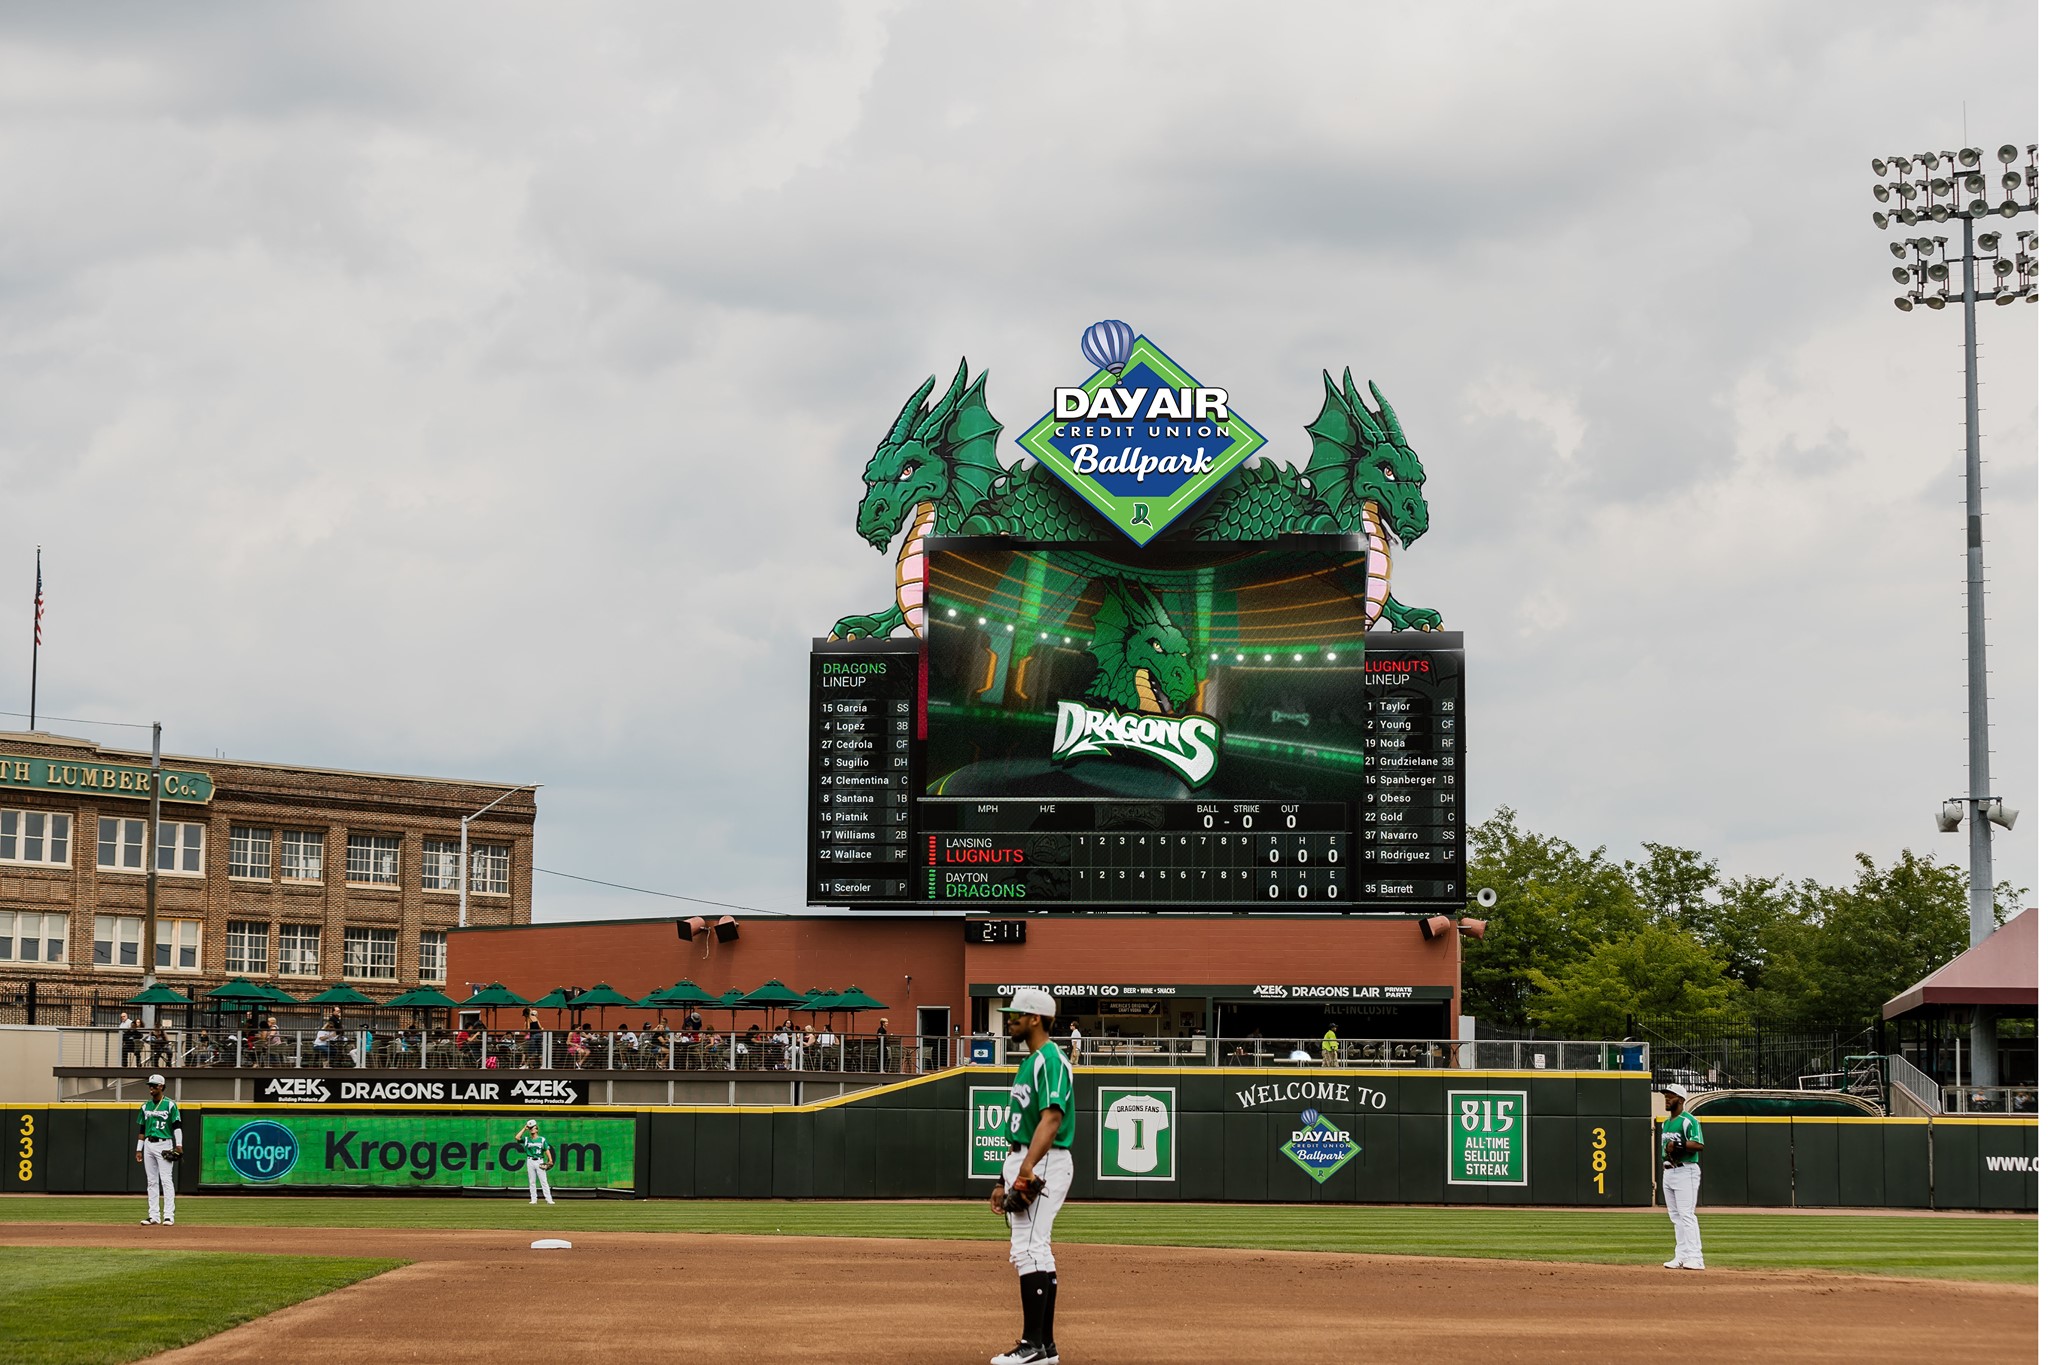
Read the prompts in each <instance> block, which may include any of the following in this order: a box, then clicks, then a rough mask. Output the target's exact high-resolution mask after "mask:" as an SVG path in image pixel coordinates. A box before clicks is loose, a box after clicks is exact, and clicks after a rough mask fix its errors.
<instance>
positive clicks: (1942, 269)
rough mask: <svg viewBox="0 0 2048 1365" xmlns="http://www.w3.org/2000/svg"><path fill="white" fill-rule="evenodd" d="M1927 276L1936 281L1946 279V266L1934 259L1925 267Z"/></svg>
mask: <svg viewBox="0 0 2048 1365" xmlns="http://www.w3.org/2000/svg"><path fill="white" fill-rule="evenodd" d="M1927 278H1928V279H1930V280H1934V281H1936V282H1939V281H1942V280H1945V279H1947V278H1948V267H1947V266H1946V265H1943V264H1942V263H1941V262H1940V261H1936V262H1935V263H1934V264H1933V265H1930V266H1928V267H1927Z"/></svg>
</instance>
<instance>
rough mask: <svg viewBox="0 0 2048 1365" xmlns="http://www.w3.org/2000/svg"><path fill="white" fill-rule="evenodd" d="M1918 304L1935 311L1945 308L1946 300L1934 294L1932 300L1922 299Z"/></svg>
mask: <svg viewBox="0 0 2048 1365" xmlns="http://www.w3.org/2000/svg"><path fill="white" fill-rule="evenodd" d="M1920 302H1922V303H1924V304H1926V305H1927V306H1928V307H1929V308H1935V309H1940V308H1946V307H1947V306H1948V300H1947V299H1944V298H1943V297H1941V295H1939V294H1936V295H1935V296H1934V297H1933V298H1928V299H1922V300H1920Z"/></svg>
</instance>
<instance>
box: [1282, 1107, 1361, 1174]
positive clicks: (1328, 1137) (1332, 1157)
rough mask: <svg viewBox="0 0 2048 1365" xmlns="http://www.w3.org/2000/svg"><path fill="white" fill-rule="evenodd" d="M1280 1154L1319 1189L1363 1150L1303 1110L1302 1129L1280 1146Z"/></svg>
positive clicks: (1346, 1135)
mask: <svg viewBox="0 0 2048 1365" xmlns="http://www.w3.org/2000/svg"><path fill="white" fill-rule="evenodd" d="M1280 1150H1281V1152H1283V1153H1284V1154H1285V1155H1286V1157H1287V1159H1288V1160H1289V1161H1292V1162H1293V1163H1294V1164H1295V1165H1297V1166H1299V1167H1301V1169H1303V1170H1304V1171H1307V1172H1308V1173H1309V1177H1310V1178H1311V1179H1313V1180H1314V1181H1315V1182H1316V1184H1318V1185H1320V1184H1322V1183H1323V1182H1324V1181H1326V1180H1328V1179H1329V1178H1330V1177H1331V1176H1333V1175H1335V1174H1336V1173H1337V1172H1338V1171H1339V1170H1341V1169H1342V1168H1343V1166H1344V1163H1345V1162H1347V1161H1349V1160H1351V1158H1352V1157H1355V1156H1357V1155H1358V1154H1359V1152H1360V1151H1362V1150H1364V1149H1363V1148H1361V1147H1360V1146H1359V1145H1358V1144H1357V1143H1355V1142H1353V1141H1352V1140H1351V1134H1349V1133H1347V1132H1345V1131H1344V1130H1343V1129H1342V1128H1339V1127H1338V1126H1337V1125H1336V1124H1334V1123H1332V1122H1330V1120H1329V1119H1327V1118H1326V1117H1324V1116H1323V1115H1321V1114H1318V1113H1317V1112H1316V1111H1315V1110H1313V1109H1304V1110H1302V1111H1301V1127H1299V1128H1297V1129H1295V1130H1294V1131H1293V1132H1292V1133H1290V1134H1289V1135H1288V1137H1287V1141H1285V1142H1283V1143H1281V1144H1280Z"/></svg>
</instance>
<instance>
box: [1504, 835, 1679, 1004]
mask: <svg viewBox="0 0 2048 1365" xmlns="http://www.w3.org/2000/svg"><path fill="white" fill-rule="evenodd" d="M1467 873H1468V877H1469V880H1470V884H1471V886H1472V888H1473V889H1474V890H1475V891H1476V890H1478V889H1480V888H1482V887H1490V888H1492V889H1493V890H1494V891H1495V892H1497V893H1498V894H1499V896H1500V899H1499V901H1498V902H1496V903H1495V904H1494V906H1493V908H1492V909H1491V910H1488V911H1486V912H1484V913H1485V915H1486V918H1487V920H1488V928H1487V932H1486V937H1485V938H1483V939H1480V940H1478V941H1477V942H1473V943H1468V944H1466V945H1465V971H1464V999H1465V1008H1466V1009H1467V1010H1468V1011H1470V1012H1471V1013H1472V1014H1474V1015H1476V1016H1478V1017H1480V1018H1482V1019H1485V1020H1487V1021H1488V1022H1490V1023H1493V1024H1498V1025H1500V1026H1502V1027H1504V1028H1527V1027H1528V1026H1529V1025H1530V1024H1531V1023H1532V1022H1533V1020H1532V1018H1531V1016H1530V1013H1529V1004H1530V1001H1531V999H1532V998H1533V997H1534V995H1535V993H1536V990H1537V986H1536V982H1535V977H1534V975H1533V974H1534V973H1535V972H1536V971H1538V970H1542V971H1546V972H1553V973H1554V972H1558V971H1560V970H1562V969H1563V968H1565V967H1566V966H1568V965H1570V964H1571V963H1573V962H1576V961H1578V960H1579V959H1580V958H1583V957H1585V956H1586V955H1587V954H1588V953H1590V952H1592V951H1593V950H1594V949H1595V948H1597V947H1598V946H1599V945H1601V944H1603V943H1606V942H1608V941H1610V940H1612V939H1615V938H1618V937H1620V936H1622V935H1626V934H1630V933H1633V932H1634V931H1636V930H1638V929H1641V928H1642V927H1643V926H1644V924H1645V920H1644V916H1643V911H1642V907H1641V905H1640V903H1639V902H1638V901H1637V898H1636V891H1635V888H1634V886H1632V885H1631V883H1630V881H1629V877H1628V873H1627V872H1626V871H1625V870H1624V869H1623V868H1620V867H1617V866H1616V865H1615V864H1614V863H1612V862H1610V861H1608V859H1607V850H1606V849H1604V848H1596V849H1594V850H1593V851H1592V852H1590V853H1582V852H1580V851H1579V850H1578V849H1576V848H1574V847H1572V845H1571V844H1569V843H1567V842H1566V841H1564V840H1563V839H1558V838H1553V837H1551V836H1549V835H1543V834H1537V833H1535V832H1533V831H1529V830H1524V829H1522V828H1520V826H1519V825H1518V824H1517V823H1516V816H1515V812H1514V811H1513V810H1512V809H1510V808H1508V807H1506V806H1503V807H1501V808H1500V809H1499V810H1497V811H1495V812H1494V813H1493V815H1492V816H1490V817H1489V818H1488V819H1487V820H1486V821H1485V823H1483V824H1480V825H1477V826H1475V827H1474V828H1473V829H1472V831H1471V857H1470V859H1469V861H1468V865H1467Z"/></svg>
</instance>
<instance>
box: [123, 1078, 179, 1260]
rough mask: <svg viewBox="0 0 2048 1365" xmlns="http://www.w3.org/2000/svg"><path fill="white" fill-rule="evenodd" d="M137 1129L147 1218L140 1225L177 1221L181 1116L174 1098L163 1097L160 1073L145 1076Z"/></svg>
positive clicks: (136, 1155) (162, 1079)
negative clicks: (146, 1087)
mask: <svg viewBox="0 0 2048 1365" xmlns="http://www.w3.org/2000/svg"><path fill="white" fill-rule="evenodd" d="M139 1129H140V1131H139V1132H138V1134H137V1136H136V1138H135V1159H136V1160H137V1161H139V1162H141V1163H142V1174H143V1177H144V1178H145V1179H146V1180H147V1181H148V1182H149V1217H147V1218H145V1219H143V1220H142V1222H143V1225H144V1226H148V1225H150V1224H152V1223H158V1222H162V1223H165V1224H170V1223H175V1222H177V1221H178V1168H177V1166H176V1165H174V1164H173V1163H174V1162H176V1161H177V1159H178V1158H179V1157H181V1156H183V1155H185V1116H184V1115H183V1114H181V1113H179V1112H178V1102H177V1101H176V1100H167V1099H165V1098H164V1078H163V1076H162V1075H161V1074H152V1075H151V1076H150V1078H149V1098H148V1099H146V1100H144V1101H143V1102H142V1113H141V1116H140V1119H139ZM159 1195H161V1200H159ZM159 1202H161V1205H162V1209H163V1216H162V1218H158V1216H157V1209H158V1205H159Z"/></svg>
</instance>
